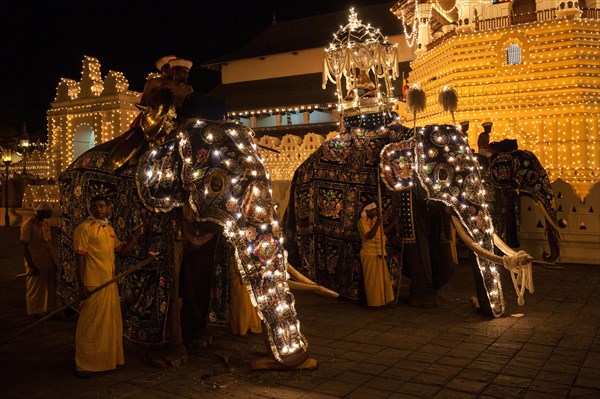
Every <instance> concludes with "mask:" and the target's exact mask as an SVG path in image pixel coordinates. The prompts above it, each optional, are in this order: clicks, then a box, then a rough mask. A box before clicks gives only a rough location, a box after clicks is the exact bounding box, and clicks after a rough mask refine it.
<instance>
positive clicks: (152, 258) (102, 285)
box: [0, 256, 156, 345]
mask: <svg viewBox="0 0 600 399" xmlns="http://www.w3.org/2000/svg"><path fill="white" fill-rule="evenodd" d="M155 259H156V258H154V257H153V256H150V257H149V258H147V259H145V260H143V261H141V262H139V263H138V264H136V265H134V266H132V267H130V268H129V269H127V270H125V271H124V272H122V273H120V274H118V275H117V276H115V277H114V278H113V279H111V280H108V281H107V282H105V283H103V284H101V285H99V286H98V287H96V288H94V289H93V290H91V291H90V296H92V295H93V294H95V293H96V292H98V291H100V290H103V289H104V288H106V287H108V286H109V285H111V284H112V283H114V282H116V281H117V280H119V279H121V278H123V277H125V276H128V275H130V274H131V273H133V272H135V271H137V270H139V269H141V268H142V267H144V266H146V265H148V264H150V263H151V262H152V261H154V260H155ZM81 301H82V299H80V298H79V299H75V300H73V301H71V302H69V303H67V304H66V305H63V306H61V307H60V308H58V309H56V310H55V311H53V312H52V313H49V314H47V315H46V316H44V317H42V318H41V319H39V320H37V321H36V322H35V323H32V324H29V325H27V326H25V327H23V328H21V329H20V330H19V331H17V332H16V333H14V334H12V335H11V336H9V337H8V338H5V339H3V340H2V341H0V345H4V344H5V343H7V342H9V341H12V340H13V339H15V338H16V337H18V336H19V335H21V334H22V333H24V332H25V331H27V330H30V329H32V328H33V327H35V326H37V325H38V324H40V323H42V322H44V321H46V320H48V319H50V318H51V317H53V316H55V315H57V314H58V313H60V312H62V311H63V310H65V309H66V308H68V307H70V306H73V305H75V304H76V303H79V302H81Z"/></svg>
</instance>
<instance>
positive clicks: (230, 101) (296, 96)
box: [209, 62, 410, 112]
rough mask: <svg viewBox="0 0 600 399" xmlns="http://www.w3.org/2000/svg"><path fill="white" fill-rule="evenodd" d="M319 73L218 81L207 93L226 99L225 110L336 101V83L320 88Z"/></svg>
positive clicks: (398, 88) (403, 64)
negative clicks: (221, 82) (226, 82)
mask: <svg viewBox="0 0 600 399" xmlns="http://www.w3.org/2000/svg"><path fill="white" fill-rule="evenodd" d="M399 68H400V71H401V74H402V72H404V74H405V75H408V71H410V65H409V62H401V63H400V64H399ZM322 78H323V75H322V74H321V73H311V74H306V75H295V76H286V77H282V78H272V79H262V80H253V81H247V82H239V83H229V84H220V85H218V86H217V87H215V88H214V89H213V90H212V91H211V92H210V93H209V95H210V96H214V97H218V98H222V99H224V100H225V101H226V104H227V111H228V112H243V111H252V110H261V109H273V108H281V107H293V106H301V105H325V104H336V103H337V97H336V95H335V87H334V86H329V87H327V89H325V90H323V89H322V88H321V81H322ZM394 87H395V94H396V96H398V95H401V93H402V82H401V80H397V81H396V83H395V85H394Z"/></svg>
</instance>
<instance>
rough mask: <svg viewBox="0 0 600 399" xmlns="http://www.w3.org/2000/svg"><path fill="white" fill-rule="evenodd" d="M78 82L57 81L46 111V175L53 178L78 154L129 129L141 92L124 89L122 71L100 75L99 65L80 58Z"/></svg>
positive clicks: (87, 57) (91, 59)
mask: <svg viewBox="0 0 600 399" xmlns="http://www.w3.org/2000/svg"><path fill="white" fill-rule="evenodd" d="M82 64H83V65H82V71H81V79H80V80H79V81H76V80H73V79H66V78H61V79H60V82H59V84H58V87H57V88H56V98H55V99H54V101H53V102H52V103H51V108H50V110H48V113H47V115H48V150H47V152H48V154H47V157H48V159H49V163H50V170H49V174H50V176H49V177H51V178H53V179H55V180H56V179H57V178H58V175H59V174H60V173H61V172H62V171H64V170H65V169H66V168H67V166H69V164H70V163H71V162H73V161H74V160H75V159H76V158H77V157H78V156H79V155H81V154H83V153H84V152H85V151H87V150H88V149H90V148H92V147H94V146H95V145H97V144H100V143H104V142H106V141H109V140H112V139H113V138H115V137H117V136H119V135H120V134H121V133H123V132H125V131H127V129H129V125H130V124H131V123H132V122H133V120H134V119H135V117H136V116H137V115H138V113H139V110H138V109H137V108H136V107H135V104H136V103H138V102H139V99H140V97H141V93H138V92H135V91H131V90H128V88H129V82H128V81H127V79H126V78H125V76H124V75H123V73H122V72H117V71H109V72H108V74H107V75H106V76H105V77H104V79H103V78H102V76H101V72H100V62H99V61H98V60H97V59H96V58H93V57H89V56H84V57H83V61H82Z"/></svg>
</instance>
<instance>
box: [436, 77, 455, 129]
mask: <svg viewBox="0 0 600 399" xmlns="http://www.w3.org/2000/svg"><path fill="white" fill-rule="evenodd" d="M438 102H439V103H440V105H441V106H442V108H444V111H448V112H450V115H452V122H453V124H454V126H456V120H455V119H454V111H456V108H457V107H458V94H457V93H456V90H454V89H453V88H452V87H450V86H444V90H442V92H441V93H440V95H439V97H438Z"/></svg>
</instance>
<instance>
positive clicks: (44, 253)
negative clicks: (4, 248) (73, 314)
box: [20, 201, 57, 317]
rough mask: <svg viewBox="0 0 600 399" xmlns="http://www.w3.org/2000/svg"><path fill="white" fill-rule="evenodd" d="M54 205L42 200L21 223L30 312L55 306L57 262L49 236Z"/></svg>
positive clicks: (42, 312) (42, 311) (39, 312)
mask: <svg viewBox="0 0 600 399" xmlns="http://www.w3.org/2000/svg"><path fill="white" fill-rule="evenodd" d="M51 216H52V207H51V206H50V204H49V203H47V202H45V201H42V202H40V203H39V204H38V205H37V206H36V207H35V215H34V216H33V217H32V218H30V219H28V220H27V221H25V223H23V224H22V225H21V237H20V241H21V244H23V250H24V255H25V272H26V278H27V280H26V282H25V287H26V291H25V301H26V302H27V314H28V315H35V316H36V317H43V316H45V315H46V314H47V313H49V312H52V311H54V310H55V309H56V271H57V268H56V263H55V261H54V256H53V254H52V244H51V239H50V221H49V220H50V217H51Z"/></svg>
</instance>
